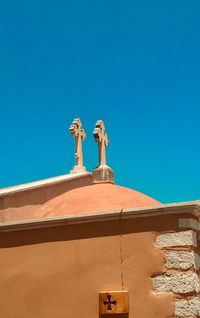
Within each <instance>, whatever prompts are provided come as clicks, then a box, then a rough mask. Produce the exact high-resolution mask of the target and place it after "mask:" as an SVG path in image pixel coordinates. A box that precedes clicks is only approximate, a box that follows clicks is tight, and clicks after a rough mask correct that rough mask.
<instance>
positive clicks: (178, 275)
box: [152, 218, 200, 318]
mask: <svg viewBox="0 0 200 318" xmlns="http://www.w3.org/2000/svg"><path fill="white" fill-rule="evenodd" d="M199 229H200V224H199V222H198V221H197V220H195V219H192V218H180V219H179V231H177V232H168V233H161V234H158V235H157V236H156V241H155V243H156V245H157V246H159V247H160V248H162V250H163V252H164V258H165V270H164V272H163V273H162V274H157V275H155V276H154V277H152V284H153V290H154V292H155V293H157V294H158V293H173V295H174V316H173V318H186V317H187V318H192V317H195V318H196V317H200V281H199V269H200V256H199V249H198V241H197V238H198V231H199Z"/></svg>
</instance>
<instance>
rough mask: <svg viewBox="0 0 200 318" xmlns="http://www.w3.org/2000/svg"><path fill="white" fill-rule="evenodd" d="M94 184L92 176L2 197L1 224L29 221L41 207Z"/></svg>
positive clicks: (88, 175)
mask: <svg viewBox="0 0 200 318" xmlns="http://www.w3.org/2000/svg"><path fill="white" fill-rule="evenodd" d="M91 183H92V177H91V175H90V174H86V175H82V176H78V177H77V178H76V177H75V178H73V179H67V180H65V181H60V182H59V183H58V182H56V183H53V184H47V185H43V186H41V187H39V188H32V189H27V190H24V191H19V192H16V193H11V194H8V195H3V196H0V222H9V221H15V220H18V221H19V220H24V219H29V214H30V215H31V214H33V213H34V212H35V211H36V210H37V209H38V208H39V207H40V206H41V205H43V204H44V203H45V202H47V201H49V200H51V199H52V198H54V197H56V196H58V195H60V194H62V193H64V192H67V191H69V190H71V189H74V188H79V187H83V186H86V185H90V184H91Z"/></svg>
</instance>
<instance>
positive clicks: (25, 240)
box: [0, 216, 178, 318]
mask: <svg viewBox="0 0 200 318" xmlns="http://www.w3.org/2000/svg"><path fill="white" fill-rule="evenodd" d="M177 220H178V219H177ZM169 229H170V230H176V229H177V221H176V216H158V217H149V218H141V219H133V220H117V221H107V222H106V221H105V222H98V223H91V224H79V225H64V226H60V227H54V228H43V229H35V230H25V231H16V232H5V233H0V308H1V317H5V318H35V317H37V318H46V317H48V318H55V317H56V318H64V317H69V318H99V307H98V293H99V291H106V290H121V289H122V288H124V289H126V290H128V291H129V302H130V307H129V310H130V312H129V316H128V317H129V318H135V317H137V318H167V317H172V316H173V314H172V312H173V301H172V295H171V294H166V295H165V294H161V295H158V294H157V295H156V294H154V293H153V291H152V280H151V277H152V275H155V273H162V272H163V271H164V270H165V269H164V256H163V252H162V250H161V249H160V248H159V247H157V246H156V245H155V236H156V233H158V232H162V231H165V230H169ZM104 317H105V316H104ZM117 317H118V318H127V316H126V315H125V316H120V315H117Z"/></svg>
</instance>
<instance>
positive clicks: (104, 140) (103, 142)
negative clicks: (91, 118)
mask: <svg viewBox="0 0 200 318" xmlns="http://www.w3.org/2000/svg"><path fill="white" fill-rule="evenodd" d="M93 135H94V138H95V141H96V142H97V143H98V154H99V166H102V165H106V147H107V145H108V137H107V134H106V132H105V126H104V122H103V121H102V120H98V121H97V122H96V126H95V128H94V131H93Z"/></svg>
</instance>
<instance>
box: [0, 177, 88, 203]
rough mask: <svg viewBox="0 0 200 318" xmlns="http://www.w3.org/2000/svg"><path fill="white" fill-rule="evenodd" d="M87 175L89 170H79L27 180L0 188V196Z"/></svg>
mask: <svg viewBox="0 0 200 318" xmlns="http://www.w3.org/2000/svg"><path fill="white" fill-rule="evenodd" d="M87 175H91V173H90V172H81V173H74V174H70V173H69V174H64V175H62V176H57V177H52V178H47V179H43V180H38V181H34V182H28V183H24V184H20V185H16V186H12V187H7V188H2V189H0V197H2V196H6V195H9V194H13V193H16V192H21V191H26V190H31V189H38V188H42V187H43V186H48V185H52V184H57V183H61V182H64V181H67V180H70V181H71V180H75V179H79V178H82V177H85V176H87Z"/></svg>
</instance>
